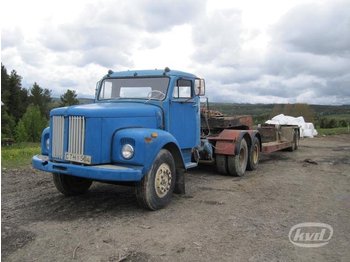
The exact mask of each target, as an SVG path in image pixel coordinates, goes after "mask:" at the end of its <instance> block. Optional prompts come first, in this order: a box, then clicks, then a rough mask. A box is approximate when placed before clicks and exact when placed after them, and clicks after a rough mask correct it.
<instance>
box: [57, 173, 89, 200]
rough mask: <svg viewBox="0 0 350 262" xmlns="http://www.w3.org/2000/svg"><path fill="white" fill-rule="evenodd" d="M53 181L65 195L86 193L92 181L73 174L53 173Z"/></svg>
mask: <svg viewBox="0 0 350 262" xmlns="http://www.w3.org/2000/svg"><path fill="white" fill-rule="evenodd" d="M52 175H53V182H54V184H55V186H56V188H57V190H58V191H60V192H61V193H62V194H63V195H65V196H76V195H81V194H84V193H86V192H87V191H88V190H89V188H90V186H91V184H92V181H91V180H89V179H85V178H80V177H76V176H71V175H61V174H56V173H53V174H52Z"/></svg>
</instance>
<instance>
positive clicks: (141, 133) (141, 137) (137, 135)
mask: <svg viewBox="0 0 350 262" xmlns="http://www.w3.org/2000/svg"><path fill="white" fill-rule="evenodd" d="M124 144H131V145H132V146H133V147H134V156H133V157H132V158H131V159H129V160H127V159H124V158H123V156H122V154H121V149H122V147H123V145H124ZM169 144H171V145H173V147H174V146H176V148H177V150H178V152H179V153H180V155H181V150H180V147H179V145H178V143H177V141H176V139H175V138H174V137H173V136H172V135H171V134H170V133H168V132H166V131H163V130H159V129H152V128H127V129H122V130H117V131H116V132H115V134H114V136H113V142H112V162H113V163H123V164H126V165H137V166H143V169H142V173H143V175H144V174H146V173H147V172H148V171H149V169H150V168H151V166H152V163H153V161H154V159H155V158H156V156H157V154H158V152H159V151H160V150H161V149H162V148H164V147H167V145H169ZM181 161H182V163H181V164H182V165H183V163H184V160H183V156H182V155H181Z"/></svg>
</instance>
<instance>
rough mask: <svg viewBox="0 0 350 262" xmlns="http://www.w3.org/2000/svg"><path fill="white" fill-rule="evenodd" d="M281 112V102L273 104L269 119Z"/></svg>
mask: <svg viewBox="0 0 350 262" xmlns="http://www.w3.org/2000/svg"><path fill="white" fill-rule="evenodd" d="M282 113H283V108H282V104H275V105H274V106H273V108H272V111H271V113H270V119H271V118H273V117H275V116H277V115H279V114H282Z"/></svg>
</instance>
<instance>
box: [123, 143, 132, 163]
mask: <svg viewBox="0 0 350 262" xmlns="http://www.w3.org/2000/svg"><path fill="white" fill-rule="evenodd" d="M120 154H121V156H122V157H123V158H124V159H126V160H130V159H132V158H133V157H134V155H135V149H134V146H132V145H131V144H124V145H123V146H122V148H121V152H120Z"/></svg>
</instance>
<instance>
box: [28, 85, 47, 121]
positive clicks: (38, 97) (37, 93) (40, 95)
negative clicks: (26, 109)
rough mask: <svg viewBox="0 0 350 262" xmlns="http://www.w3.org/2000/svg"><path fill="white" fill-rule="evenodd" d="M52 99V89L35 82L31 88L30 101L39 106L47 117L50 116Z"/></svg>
mask: <svg viewBox="0 0 350 262" xmlns="http://www.w3.org/2000/svg"><path fill="white" fill-rule="evenodd" d="M51 100H52V98H51V90H49V89H46V88H45V89H43V88H41V87H40V86H39V85H38V84H37V83H36V82H35V83H34V84H33V86H32V88H31V89H30V96H29V101H30V103H31V104H33V105H35V106H38V107H39V110H40V112H41V114H42V115H43V116H45V117H46V118H47V119H48V118H49V111H50V108H49V104H50V102H51Z"/></svg>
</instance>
